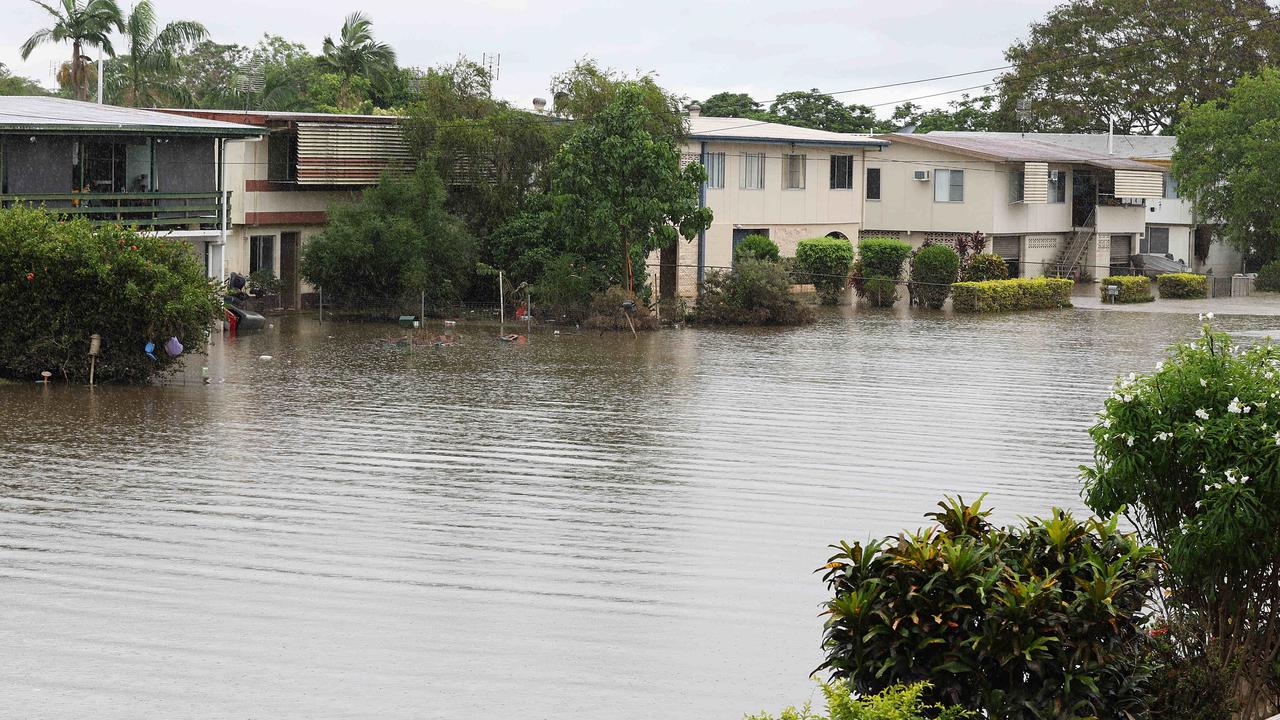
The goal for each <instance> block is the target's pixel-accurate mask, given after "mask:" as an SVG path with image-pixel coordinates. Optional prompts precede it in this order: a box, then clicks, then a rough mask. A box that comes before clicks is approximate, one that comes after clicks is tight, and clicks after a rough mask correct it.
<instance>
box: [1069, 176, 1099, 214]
mask: <svg viewBox="0 0 1280 720" xmlns="http://www.w3.org/2000/svg"><path fill="white" fill-rule="evenodd" d="M1096 207H1098V179H1097V178H1096V177H1094V175H1093V173H1091V172H1085V171H1083V170H1076V171H1075V172H1073V173H1071V225H1072V227H1090V226H1091V225H1093V224H1095V223H1094V221H1093V219H1092V218H1093V211H1094V208H1096Z"/></svg>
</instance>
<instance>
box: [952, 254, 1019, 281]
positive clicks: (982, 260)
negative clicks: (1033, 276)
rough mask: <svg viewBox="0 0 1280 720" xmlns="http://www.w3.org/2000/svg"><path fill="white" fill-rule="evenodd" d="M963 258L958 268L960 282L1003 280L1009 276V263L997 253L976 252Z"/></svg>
mask: <svg viewBox="0 0 1280 720" xmlns="http://www.w3.org/2000/svg"><path fill="white" fill-rule="evenodd" d="M965 260H966V262H964V264H963V265H962V266H961V270H960V280H961V282H985V281H987V280H1005V279H1008V277H1009V265H1008V264H1007V263H1005V261H1004V258H1002V257H1000V256H999V255H992V254H991V253H984V252H978V253H975V254H973V255H970V256H969V257H967V258H965Z"/></svg>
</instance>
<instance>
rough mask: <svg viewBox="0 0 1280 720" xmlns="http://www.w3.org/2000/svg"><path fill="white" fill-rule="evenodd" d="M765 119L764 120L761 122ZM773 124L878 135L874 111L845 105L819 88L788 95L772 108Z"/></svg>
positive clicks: (783, 94) (769, 118)
mask: <svg viewBox="0 0 1280 720" xmlns="http://www.w3.org/2000/svg"><path fill="white" fill-rule="evenodd" d="M762 119H763V118H762ZM767 119H768V120H770V121H772V122H779V123H782V124H784V125H796V126H799V127H807V128H814V129H815V130H828V131H830V132H845V133H869V132H875V130H876V127H877V124H878V123H877V120H876V115H875V111H874V110H872V109H871V108H870V107H868V106H866V105H856V104H855V105H845V104H843V103H841V102H840V101H839V100H836V99H835V98H833V97H831V96H830V95H824V94H822V93H821V92H820V91H819V90H818V89H817V88H814V89H812V90H807V91H806V90H796V91H792V92H785V93H782V94H781V95H779V96H778V97H776V98H774V101H773V103H772V104H771V105H769V116H768V118H767Z"/></svg>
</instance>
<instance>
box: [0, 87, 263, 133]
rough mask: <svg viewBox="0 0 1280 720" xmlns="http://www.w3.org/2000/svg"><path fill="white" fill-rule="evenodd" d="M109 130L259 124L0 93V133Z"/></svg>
mask: <svg viewBox="0 0 1280 720" xmlns="http://www.w3.org/2000/svg"><path fill="white" fill-rule="evenodd" d="M12 132H22V133H45V134H48V133H58V134H68V133H111V134H134V133H137V134H149V135H157V134H159V135H211V136H213V137H251V136H256V135H261V134H262V133H263V130H262V128H257V127H252V126H249V125H236V124H234V123H228V122H221V121H218V120H206V119H201V118H192V117H183V116H179V115H172V114H169V113H162V112H155V111H154V110H138V109H136V108H126V107H118V106H116V105H99V104H97V103H91V102H80V101H79V100H67V99H66V98H56V97H36V96H28V95H11V96H0V133H12Z"/></svg>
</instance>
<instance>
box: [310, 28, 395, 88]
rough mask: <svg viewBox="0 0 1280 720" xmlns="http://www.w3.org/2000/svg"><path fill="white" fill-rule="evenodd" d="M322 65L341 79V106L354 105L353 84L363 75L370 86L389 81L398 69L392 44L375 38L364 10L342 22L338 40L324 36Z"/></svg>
mask: <svg viewBox="0 0 1280 720" xmlns="http://www.w3.org/2000/svg"><path fill="white" fill-rule="evenodd" d="M320 66H321V67H322V68H324V69H326V70H328V71H331V72H333V73H334V74H336V75H337V76H338V77H339V78H341V85H340V88H339V92H338V101H339V104H340V105H341V107H344V108H345V107H354V106H355V105H357V104H358V101H357V100H356V99H355V98H354V97H353V96H352V92H351V91H352V84H353V82H354V80H355V79H356V78H363V79H364V80H365V81H366V82H368V83H369V85H370V86H378V85H383V84H385V83H386V81H387V78H388V76H389V75H390V74H391V73H392V72H394V70H395V68H396V52H395V50H392V49H391V46H390V45H387V44H386V43H381V42H378V41H377V40H375V39H374V37H373V21H372V20H370V19H369V18H368V17H366V16H365V15H364V13H359V12H356V13H352V14H350V15H348V16H347V18H346V20H345V21H343V23H342V30H341V32H340V33H339V35H338V40H337V41H334V39H333V38H332V37H329V36H327V35H326V36H325V38H324V45H323V50H322V53H321V55H320Z"/></svg>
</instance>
